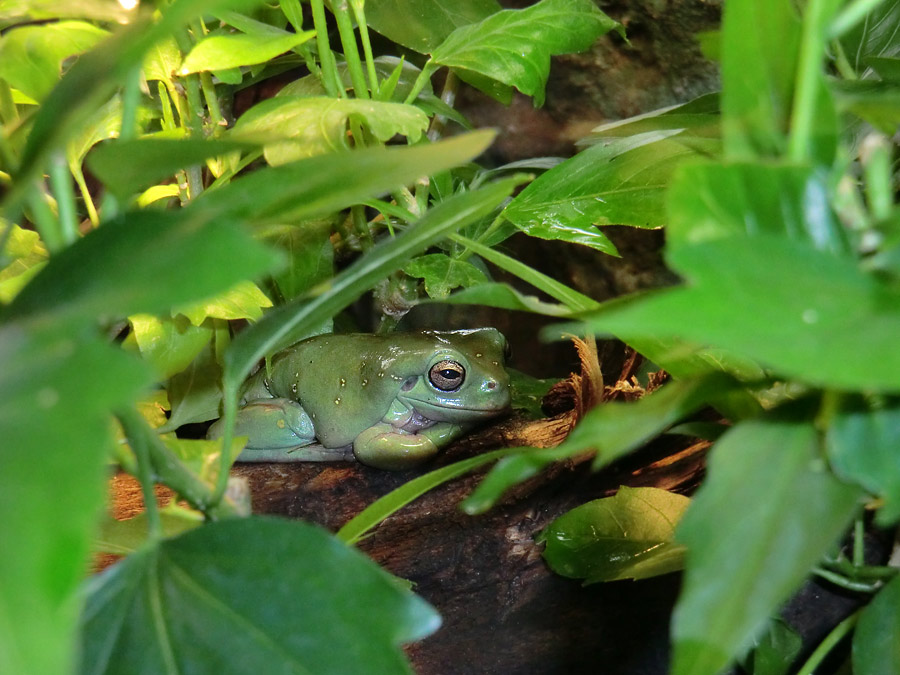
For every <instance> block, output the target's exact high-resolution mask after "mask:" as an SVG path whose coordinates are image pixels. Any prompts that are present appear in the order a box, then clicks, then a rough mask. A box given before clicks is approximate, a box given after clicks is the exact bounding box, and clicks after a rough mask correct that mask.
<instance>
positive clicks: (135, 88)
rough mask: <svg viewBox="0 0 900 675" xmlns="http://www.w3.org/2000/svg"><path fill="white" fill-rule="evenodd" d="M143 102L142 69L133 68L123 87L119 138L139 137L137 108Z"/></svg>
mask: <svg viewBox="0 0 900 675" xmlns="http://www.w3.org/2000/svg"><path fill="white" fill-rule="evenodd" d="M140 102H141V69H140V67H138V68H133V69H132V70H131V72H129V73H128V76H127V77H126V79H125V86H124V87H122V124H121V126H120V127H119V138H120V139H121V140H123V141H124V140H131V139H133V138H137V135H138V128H137V109H138V104H139V103H140Z"/></svg>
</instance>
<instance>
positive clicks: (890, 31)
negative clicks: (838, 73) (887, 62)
mask: <svg viewBox="0 0 900 675" xmlns="http://www.w3.org/2000/svg"><path fill="white" fill-rule="evenodd" d="M898 23H900V0H884V1H883V2H880V3H878V4H877V5H876V6H875V7H874V8H873V9H872V11H870V12H869V13H868V15H867V16H866V18H865V19H864V20H863V21H861V22H859V23H858V24H856V26H855V27H854V28H852V29H851V30H849V31H848V32H847V33H845V34H844V35H842V36H841V37H840V42H841V45H842V46H843V48H844V52H845V53H846V54H847V58H848V59H849V61H850V64H851V65H852V66H853V68H854V70H856V72H857V73H859V74H860V75H862V76H867V75H870V73H869V72H868V67H867V66H868V62H869V59H870V58H872V57H879V56H880V57H896V56H900V36H898V35H897V25H898Z"/></svg>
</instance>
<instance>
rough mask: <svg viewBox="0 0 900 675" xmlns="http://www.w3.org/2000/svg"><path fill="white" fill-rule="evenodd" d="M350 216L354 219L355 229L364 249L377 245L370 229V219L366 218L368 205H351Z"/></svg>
mask: <svg viewBox="0 0 900 675" xmlns="http://www.w3.org/2000/svg"><path fill="white" fill-rule="evenodd" d="M350 218H351V219H352V221H353V229H354V230H356V234H357V235H359V241H360V244H361V245H362V249H363V251H368V250H369V249H370V248H372V247H373V246H374V245H375V240H374V239H373V238H372V232H371V231H370V230H369V221H368V220H367V219H366V207H365V206H363V205H362V204H354V205H353V206H351V207H350Z"/></svg>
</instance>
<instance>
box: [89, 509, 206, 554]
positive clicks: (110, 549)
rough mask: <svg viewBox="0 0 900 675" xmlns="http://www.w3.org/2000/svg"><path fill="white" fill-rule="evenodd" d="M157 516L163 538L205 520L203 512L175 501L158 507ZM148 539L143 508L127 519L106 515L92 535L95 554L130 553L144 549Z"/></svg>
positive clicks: (174, 534) (195, 525) (175, 534)
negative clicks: (93, 535) (94, 534)
mask: <svg viewBox="0 0 900 675" xmlns="http://www.w3.org/2000/svg"><path fill="white" fill-rule="evenodd" d="M159 519H160V525H161V526H162V534H163V536H164V537H177V536H178V535H179V534H182V533H184V532H187V531H189V530H193V529H194V528H197V527H200V526H201V525H203V522H204V517H203V514H202V513H200V512H199V511H194V510H193V509H187V508H184V507H182V506H178V505H177V504H175V503H174V502H170V503H169V504H168V505H166V506H165V507H164V508H162V509H160V510H159ZM147 538H148V537H147V513H146V512H145V511H142V512H141V513H139V514H138V515H136V516H135V517H134V518H129V519H128V520H116V519H115V518H112V517H111V516H107V517H106V518H104V519H103V521H102V522H101V523H100V532H98V533H97V535H96V536H95V537H94V541H93V550H94V552H95V553H113V554H116V555H129V554H131V553H134V552H136V551H139V550H140V549H141V548H143V547H144V545H146V543H147Z"/></svg>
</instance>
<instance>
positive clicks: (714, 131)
mask: <svg viewBox="0 0 900 675" xmlns="http://www.w3.org/2000/svg"><path fill="white" fill-rule="evenodd" d="M719 99H720V95H719V94H718V93H713V94H704V95H703V96H700V97H698V98H695V99H694V100H692V101H688V102H687V103H682V104H680V105H675V106H670V107H668V108H661V109H659V110H652V111H650V112H648V113H644V114H642V115H637V116H635V117H628V118H626V119H623V120H616V121H615V122H607V123H606V124H601V125H600V126H598V127H595V128H594V129H592V130H591V133H590V134H589V135H588V136H587V137H585V138H583V139H581V140H580V141H579V142H578V144H579V145H582V146H591V145H596V144H597V143H600V142H602V140H603V139H609V138H626V137H628V136H636V135H638V134H645V133H650V132H655V131H678V132H679V133H678V134H677V135H675V136H670V137H669V138H673V139H674V140H676V141H677V142H679V143H684V144H685V145H692V144H694V143H697V142H698V141H700V140H701V139H710V140H715V139H718V138H720V137H721V135H722V129H721V121H722V117H721V112H720V105H719ZM716 147H717V146H716V145H715V144H712V143H702V144H700V145H699V148H702V150H703V151H706V152H710V151H712V150H714V149H716Z"/></svg>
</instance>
